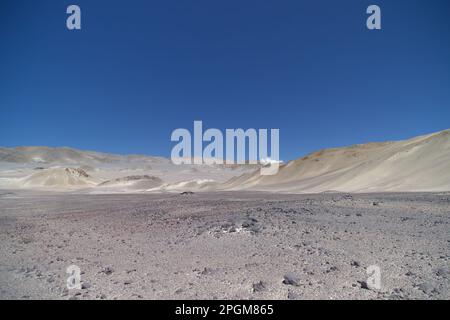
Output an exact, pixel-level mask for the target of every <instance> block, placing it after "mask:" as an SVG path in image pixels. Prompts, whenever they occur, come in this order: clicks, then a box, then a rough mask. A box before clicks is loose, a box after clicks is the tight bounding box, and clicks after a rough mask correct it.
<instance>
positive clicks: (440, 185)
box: [222, 130, 450, 193]
mask: <svg viewBox="0 0 450 320" xmlns="http://www.w3.org/2000/svg"><path fill="white" fill-rule="evenodd" d="M222 188H223V189H227V190H241V189H252V190H265V191H274V192H313V193H316V192H333V191H340V192H379V191H448V190H450V130H445V131H441V132H438V133H434V134H430V135H426V136H420V137H417V138H413V139H410V140H406V141H396V142H385V143H368V144H363V145H354V146H350V147H345V148H336V149H326V150H322V151H319V152H315V153H312V154H310V155H308V156H306V157H303V158H301V159H297V160H294V161H291V162H289V163H287V164H286V165H284V166H282V167H281V168H280V170H279V172H278V174H276V175H274V176H261V175H260V174H259V171H258V172H254V173H252V174H246V175H242V176H240V177H237V178H233V179H231V180H230V181H228V182H227V183H225V184H223V185H222Z"/></svg>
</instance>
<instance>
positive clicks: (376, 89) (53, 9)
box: [0, 0, 450, 160]
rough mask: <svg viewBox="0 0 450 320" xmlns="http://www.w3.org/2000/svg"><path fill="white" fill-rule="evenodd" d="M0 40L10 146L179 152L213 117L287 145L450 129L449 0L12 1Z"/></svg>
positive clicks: (4, 133)
mask: <svg viewBox="0 0 450 320" xmlns="http://www.w3.org/2000/svg"><path fill="white" fill-rule="evenodd" d="M69 4H78V5H79V6H80V7H81V10H82V30H81V31H69V30H67V29H66V16H67V15H66V12H65V11H66V8H67V6H68V5H69ZM370 4H378V5H379V6H380V7H381V9H382V28H383V29H382V30H381V31H369V30H367V28H366V22H365V21H366V18H367V15H366V13H365V11H366V8H367V6H368V5H370ZM0 39H1V46H0V145H1V146H19V145H48V146H71V147H76V148H81V149H90V150H98V151H105V152H116V153H144V154H152V155H163V156H169V155H170V150H171V148H172V147H173V145H174V143H172V142H170V134H171V132H172V130H173V129H175V128H180V127H182V128H192V125H193V121H194V120H203V123H204V126H205V127H208V128H210V127H214V128H219V129H225V128H239V127H241V128H280V140H281V146H280V153H281V158H282V159H284V160H286V159H293V158H296V157H298V156H300V155H303V154H305V153H308V152H311V151H313V150H317V149H321V148H325V147H334V146H343V145H348V144H354V143H364V142H368V141H379V140H392V139H403V138H407V137H412V136H415V135H420V134H424V133H429V132H434V131H439V130H442V129H446V128H450V1H448V0H442V1H439V0H417V1H413V0H395V1H392V0H389V1H381V0H376V1H364V0H359V1H357V0H345V1H344V0H342V1H336V0H333V1H332V0H329V1H320V0H319V1H317V0H314V1H313V0H309V1H301V0H293V1H278V0H277V1H276V0H265V1H261V0H245V1H242V0H240V1H238V0H227V1H218V0H196V1H181V0H177V1H174V0H164V1H162V0H161V1H149V0H146V1H144V0H142V1H137V0H130V1H100V0H95V1H92V0H89V1H88V0H73V1H70V2H68V1H61V0H59V1H45V0H39V1H35V0H29V1H25V0H2V1H1V2H0Z"/></svg>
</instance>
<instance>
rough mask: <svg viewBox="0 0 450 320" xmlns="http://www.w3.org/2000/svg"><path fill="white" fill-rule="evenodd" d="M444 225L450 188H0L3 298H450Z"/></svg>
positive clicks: (447, 226) (449, 215) (448, 220)
mask: <svg viewBox="0 0 450 320" xmlns="http://www.w3.org/2000/svg"><path fill="white" fill-rule="evenodd" d="M449 231H450V193H386V194H382V193H378V194H345V193H329V194H315V195H286V194H284V195H283V194H270V193H262V192H214V193H193V194H190V193H187V194H180V193H162V194H114V195H98V194H97V195H95V194H70V193H45V192H41V193H39V192H32V191H24V190H23V191H11V192H9V191H6V190H2V191H1V192H0V298H1V299H16V298H17V299H30V298H32V299H45V298H49V299H166V298H167V299H185V298H186V299H216V298H217V299H221V298H224V299H449V298H450V269H449V268H450V232H449ZM70 265H77V266H79V267H80V269H81V271H82V273H81V281H82V289H81V290H77V289H74V290H68V289H67V288H66V279H67V277H68V274H66V268H67V267H68V266H70ZM370 265H377V266H379V267H380V268H381V279H382V280H381V281H382V284H381V285H382V286H381V289H379V290H374V289H367V288H365V281H366V279H367V277H368V275H367V274H366V268H367V267H368V266H370Z"/></svg>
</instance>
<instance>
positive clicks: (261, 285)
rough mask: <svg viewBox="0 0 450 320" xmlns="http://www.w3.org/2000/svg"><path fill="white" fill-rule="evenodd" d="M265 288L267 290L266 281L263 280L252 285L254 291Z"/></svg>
mask: <svg viewBox="0 0 450 320" xmlns="http://www.w3.org/2000/svg"><path fill="white" fill-rule="evenodd" d="M264 290H266V284H265V283H264V282H262V281H259V282H257V283H254V284H253V285H252V291H253V292H261V291H264Z"/></svg>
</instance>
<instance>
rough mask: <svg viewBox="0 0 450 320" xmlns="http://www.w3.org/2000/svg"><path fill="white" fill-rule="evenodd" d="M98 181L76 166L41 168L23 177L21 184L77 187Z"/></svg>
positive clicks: (46, 186)
mask: <svg viewBox="0 0 450 320" xmlns="http://www.w3.org/2000/svg"><path fill="white" fill-rule="evenodd" d="M96 184H98V181H96V180H95V179H93V178H92V177H91V176H89V175H88V174H87V173H86V172H85V171H84V170H82V169H78V168H51V169H46V170H41V171H40V172H37V173H34V174H32V175H30V176H28V177H25V178H24V179H23V183H22V186H23V187H25V188H27V187H40V188H50V189H57V190H58V189H71V188H73V189H78V188H83V187H91V186H94V185H96Z"/></svg>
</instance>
